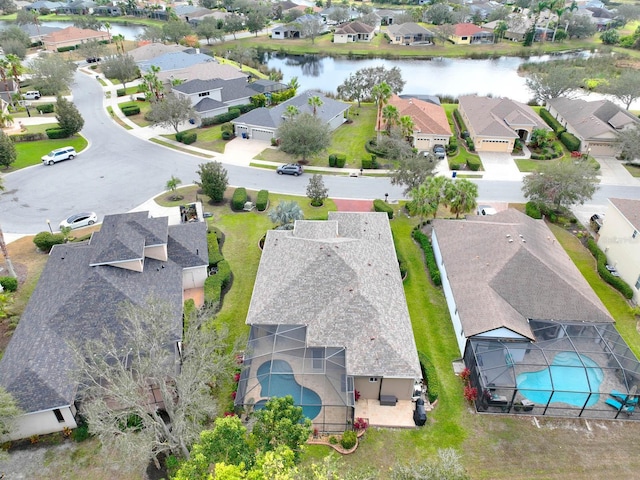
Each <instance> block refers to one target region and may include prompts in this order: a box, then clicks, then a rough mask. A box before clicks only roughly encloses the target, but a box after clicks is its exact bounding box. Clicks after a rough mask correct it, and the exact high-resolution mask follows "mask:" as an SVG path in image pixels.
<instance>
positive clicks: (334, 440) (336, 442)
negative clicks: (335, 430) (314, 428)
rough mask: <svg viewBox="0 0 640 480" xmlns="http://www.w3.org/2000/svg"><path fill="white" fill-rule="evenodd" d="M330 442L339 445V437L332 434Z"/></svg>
mask: <svg viewBox="0 0 640 480" xmlns="http://www.w3.org/2000/svg"><path fill="white" fill-rule="evenodd" d="M329 443H330V444H331V445H337V444H338V439H337V438H336V437H335V436H333V435H331V436H330V437H329Z"/></svg>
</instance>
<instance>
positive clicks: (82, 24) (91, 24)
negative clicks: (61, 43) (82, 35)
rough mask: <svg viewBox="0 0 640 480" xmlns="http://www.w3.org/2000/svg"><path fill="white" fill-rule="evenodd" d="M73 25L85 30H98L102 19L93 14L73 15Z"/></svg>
mask: <svg viewBox="0 0 640 480" xmlns="http://www.w3.org/2000/svg"><path fill="white" fill-rule="evenodd" d="M73 18H74V20H73V26H74V27H78V28H83V29H87V30H100V29H101V28H102V21H101V20H100V19H99V18H97V17H94V16H93V15H74V16H73Z"/></svg>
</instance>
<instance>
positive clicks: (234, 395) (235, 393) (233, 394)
mask: <svg viewBox="0 0 640 480" xmlns="http://www.w3.org/2000/svg"><path fill="white" fill-rule="evenodd" d="M236 395H237V392H231V398H233V399H234V400H235V399H236Z"/></svg>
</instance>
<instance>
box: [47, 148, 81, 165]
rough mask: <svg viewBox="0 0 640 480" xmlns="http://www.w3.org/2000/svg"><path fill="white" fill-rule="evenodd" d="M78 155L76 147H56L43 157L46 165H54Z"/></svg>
mask: <svg viewBox="0 0 640 480" xmlns="http://www.w3.org/2000/svg"><path fill="white" fill-rule="evenodd" d="M76 155H78V154H77V153H76V149H75V148H73V147H62V148H56V149H55V150H52V151H50V152H49V153H47V154H46V155H44V156H43V157H42V163H44V164H45V165H53V164H54V163H56V162H61V161H62V160H71V159H72V158H73V157H75V156H76Z"/></svg>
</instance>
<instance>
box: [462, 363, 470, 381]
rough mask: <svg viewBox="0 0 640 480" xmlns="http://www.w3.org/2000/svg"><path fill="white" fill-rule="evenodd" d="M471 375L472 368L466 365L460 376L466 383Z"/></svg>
mask: <svg viewBox="0 0 640 480" xmlns="http://www.w3.org/2000/svg"><path fill="white" fill-rule="evenodd" d="M470 377H471V370H469V369H468V368H466V367H465V368H464V370H462V371H461V372H460V378H461V379H462V381H463V382H464V383H468V382H469V378H470Z"/></svg>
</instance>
